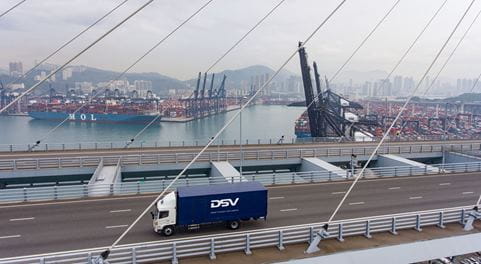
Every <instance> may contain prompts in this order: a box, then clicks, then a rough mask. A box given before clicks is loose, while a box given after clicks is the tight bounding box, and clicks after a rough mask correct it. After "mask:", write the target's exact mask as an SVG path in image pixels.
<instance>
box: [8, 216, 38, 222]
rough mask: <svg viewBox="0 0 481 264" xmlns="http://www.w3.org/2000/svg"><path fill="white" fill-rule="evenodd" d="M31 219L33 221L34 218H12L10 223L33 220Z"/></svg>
mask: <svg viewBox="0 0 481 264" xmlns="http://www.w3.org/2000/svg"><path fill="white" fill-rule="evenodd" d="M33 219H35V217H25V218H12V219H10V222H14V221H25V220H33Z"/></svg>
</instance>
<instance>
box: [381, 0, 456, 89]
mask: <svg viewBox="0 0 481 264" xmlns="http://www.w3.org/2000/svg"><path fill="white" fill-rule="evenodd" d="M447 2H448V0H444V2H443V3H442V4H441V6H440V7H439V8H438V9H437V10H436V12H435V13H434V15H433V16H432V17H431V19H429V21H428V23H427V24H426V25H425V26H424V28H423V29H422V30H421V32H419V34H418V35H417V36H416V38H415V39H414V41H413V42H412V43H411V45H410V46H409V48H408V49H407V50H406V51H405V52H404V54H403V55H402V56H401V58H400V59H399V60H398V61H397V63H396V65H394V67H393V68H392V69H391V71H390V72H389V74H388V75H387V76H386V78H384V79H383V80H382V82H381V85H380V89H383V88H384V85H385V84H386V83H387V82H388V81H389V79H391V76H392V75H393V74H394V72H395V71H396V70H397V68H398V67H399V65H401V63H402V62H403V61H404V59H405V58H406V57H407V55H408V54H409V53H410V52H411V50H412V49H413V47H414V45H416V43H417V42H418V40H419V39H420V38H421V36H422V35H424V32H426V30H427V29H428V27H429V26H430V25H431V23H432V22H433V20H434V19H435V18H436V17H437V16H438V14H439V12H440V11H441V9H443V7H444V6H445V5H446V3H447Z"/></svg>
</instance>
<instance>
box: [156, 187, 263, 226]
mask: <svg viewBox="0 0 481 264" xmlns="http://www.w3.org/2000/svg"><path fill="white" fill-rule="evenodd" d="M152 216H153V227H154V231H155V232H157V233H161V234H164V235H165V236H170V235H172V234H174V232H175V229H176V228H177V227H181V226H186V227H189V228H198V227H199V226H200V225H202V224H210V223H221V222H223V223H226V225H227V227H228V228H230V229H238V228H239V227H240V222H241V221H248V220H251V219H253V220H257V219H260V218H263V219H266V217H267V189H266V188H265V187H264V186H263V185H262V184H261V183H259V182H240V183H228V184H217V185H202V186H191V187H179V188H177V191H176V192H171V193H169V194H167V195H166V196H165V197H164V198H163V199H161V200H159V201H158V202H157V206H156V208H155V211H154V212H152Z"/></svg>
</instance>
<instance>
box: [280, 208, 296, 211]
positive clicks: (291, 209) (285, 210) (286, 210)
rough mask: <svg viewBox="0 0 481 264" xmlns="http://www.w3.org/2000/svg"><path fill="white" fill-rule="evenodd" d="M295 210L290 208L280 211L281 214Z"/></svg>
mask: <svg viewBox="0 0 481 264" xmlns="http://www.w3.org/2000/svg"><path fill="white" fill-rule="evenodd" d="M296 210H297V208H290V209H281V212H290V211H296Z"/></svg>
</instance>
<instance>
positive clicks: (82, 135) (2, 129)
mask: <svg viewBox="0 0 481 264" xmlns="http://www.w3.org/2000/svg"><path fill="white" fill-rule="evenodd" d="M304 110H305V108H302V107H287V106H278V105H272V106H270V105H269V106H268V105H255V106H252V107H249V108H246V109H245V110H244V112H243V114H242V127H243V130H242V131H243V132H242V134H243V135H242V136H243V138H244V139H251V140H256V139H269V138H271V139H276V138H281V137H282V136H285V137H286V138H292V137H295V135H294V121H295V120H296V119H297V118H298V117H299V116H300V115H301V114H302V112H303V111H304ZM235 113H236V111H231V112H228V113H222V114H219V115H215V116H210V117H206V118H203V119H199V120H194V121H190V122H186V123H170V122H161V123H160V124H158V125H153V126H151V127H150V128H149V129H147V130H146V131H145V132H144V133H143V134H142V135H141V136H139V137H138V138H137V139H136V141H183V140H186V141H189V140H190V141H192V140H200V141H205V140H207V139H208V138H210V137H212V136H214V135H215V133H216V132H217V131H218V130H219V129H220V128H221V127H222V126H223V125H224V124H225V123H226V122H227V121H228V120H229V119H230V118H231V117H232V116H233V115H234V114H235ZM58 123H59V122H58V121H44V120H34V119H32V118H30V117H24V116H0V144H32V143H34V142H36V141H37V140H40V139H42V138H43V137H44V136H45V135H46V133H47V132H48V131H50V130H51V129H52V128H54V127H55V126H56V125H57V124H58ZM239 125H240V124H239V119H238V118H237V120H235V121H234V122H233V123H232V124H231V126H230V127H229V128H227V129H226V131H225V132H224V133H223V134H222V135H221V136H220V139H226V140H233V139H238V138H239ZM142 128H143V125H141V124H140V125H139V124H104V123H79V122H67V123H65V124H64V125H63V126H61V127H60V128H58V129H57V130H56V131H55V132H53V133H52V134H50V135H49V137H48V138H47V139H46V140H44V141H42V143H71V142H117V141H129V140H130V138H132V137H133V136H134V135H135V134H137V133H138V132H139V131H140V130H141V129H142Z"/></svg>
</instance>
